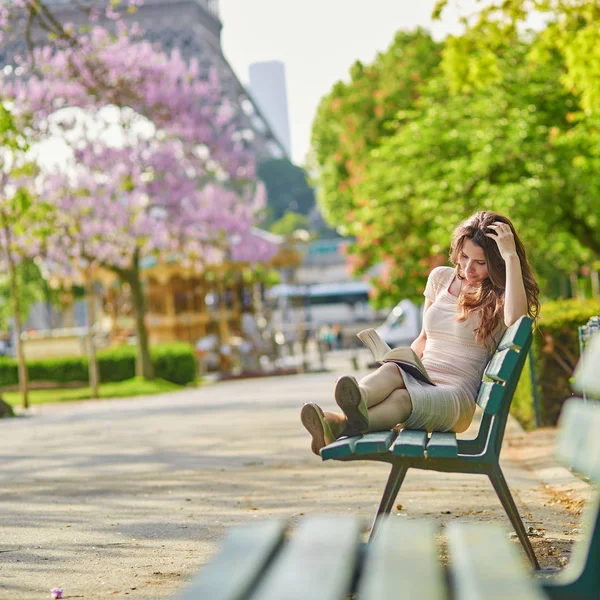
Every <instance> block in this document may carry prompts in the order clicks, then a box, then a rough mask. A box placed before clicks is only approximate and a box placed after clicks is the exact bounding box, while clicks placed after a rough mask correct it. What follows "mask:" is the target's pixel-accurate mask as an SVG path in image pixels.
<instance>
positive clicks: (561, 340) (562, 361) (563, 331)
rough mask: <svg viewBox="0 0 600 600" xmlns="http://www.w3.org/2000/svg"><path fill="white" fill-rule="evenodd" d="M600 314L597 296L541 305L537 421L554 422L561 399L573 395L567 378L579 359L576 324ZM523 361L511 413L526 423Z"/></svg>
mask: <svg viewBox="0 0 600 600" xmlns="http://www.w3.org/2000/svg"><path fill="white" fill-rule="evenodd" d="M597 314H600V300H598V299H596V300H576V299H569V300H557V301H554V302H545V303H544V304H543V305H542V310H541V313H540V319H539V321H538V323H537V328H536V331H535V334H534V338H533V355H534V364H535V376H536V382H537V391H538V397H539V403H540V421H541V422H540V424H541V425H555V424H556V421H557V420H558V415H559V413H560V409H561V407H562V404H563V402H564V401H565V400H566V399H567V398H568V397H569V396H572V392H571V387H570V378H571V376H572V374H573V370H574V368H575V365H576V363H577V361H578V360H579V334H578V330H577V327H578V326H580V325H585V324H586V323H587V321H588V319H589V318H590V317H591V316H593V315H597ZM529 377H530V374H529V366H528V365H527V364H526V365H525V368H524V369H523V375H522V376H521V380H520V381H519V386H518V387H517V391H516V393H515V398H514V400H513V404H512V406H511V412H512V414H513V415H514V416H515V417H516V418H517V419H518V420H519V421H520V422H521V423H522V424H523V425H524V426H525V427H528V426H531V425H533V422H534V412H533V398H532V394H531V385H530V384H529V382H528V380H529Z"/></svg>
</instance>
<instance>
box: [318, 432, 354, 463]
mask: <svg viewBox="0 0 600 600" xmlns="http://www.w3.org/2000/svg"><path fill="white" fill-rule="evenodd" d="M360 438H361V436H360V435H355V436H353V437H348V438H341V439H339V440H336V441H335V442H332V443H331V444H329V446H325V448H322V449H321V458H322V459H323V460H329V459H330V458H343V457H344V456H351V455H352V454H354V451H355V449H356V442H358V440H360Z"/></svg>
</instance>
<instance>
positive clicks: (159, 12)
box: [0, 0, 287, 162]
mask: <svg viewBox="0 0 600 600" xmlns="http://www.w3.org/2000/svg"><path fill="white" fill-rule="evenodd" d="M0 1H1V0H0ZM44 3H45V5H46V6H47V7H48V8H49V9H50V10H51V12H52V14H53V15H54V16H55V17H56V18H57V20H58V21H59V22H61V23H74V24H75V25H82V24H85V23H86V22H87V18H86V16H85V13H84V12H83V11H82V10H81V8H80V6H78V0H44ZM125 21H126V22H127V21H129V22H131V23H133V22H137V23H139V24H140V27H141V29H142V31H143V32H144V37H145V38H146V39H147V40H148V41H150V42H152V43H158V44H160V46H161V47H162V49H163V50H164V51H165V52H166V53H167V54H169V53H170V52H171V50H173V49H174V48H177V49H178V50H179V51H180V52H181V55H182V56H183V57H184V58H185V59H186V60H190V59H191V58H195V59H196V60H197V61H198V64H199V65H200V72H201V77H206V76H207V74H208V72H209V70H210V69H211V68H215V69H216V71H217V74H218V77H219V81H220V84H221V87H222V89H223V93H224V95H225V97H227V98H228V100H229V102H230V104H231V106H232V109H233V111H234V115H235V117H234V118H235V121H236V124H237V131H238V135H239V136H240V137H241V138H242V139H243V140H244V142H245V143H246V145H247V147H248V148H250V149H251V150H252V152H253V154H254V156H255V158H256V160H257V162H260V161H261V160H263V159H266V158H283V157H287V152H286V150H285V148H284V146H283V145H282V144H281V142H280V141H279V140H278V139H277V137H276V136H275V134H274V132H273V130H272V129H271V127H270V125H269V123H268V121H267V119H266V118H265V116H264V115H262V114H261V111H260V109H259V108H258V106H257V104H256V103H255V102H254V100H253V99H252V97H251V96H250V94H249V93H248V92H247V91H246V90H245V89H244V86H243V85H242V84H241V83H240V81H239V80H238V78H237V77H236V75H235V73H234V72H233V69H232V68H231V66H230V65H229V63H228V62H227V60H226V58H225V56H224V55H223V50H222V48H221V30H222V28H223V24H222V23H221V20H220V18H219V0H144V4H143V5H142V6H141V7H139V8H138V9H137V11H136V12H135V13H133V14H132V15H127V16H126V17H125ZM104 24H106V23H104ZM34 38H37V39H39V40H40V39H41V40H43V38H41V35H40V33H39V32H38V33H37V35H35V32H34ZM26 50H27V48H26V44H25V40H24V35H23V29H22V27H16V28H15V30H14V33H13V37H12V40H11V39H9V40H7V41H6V43H5V44H4V45H2V46H0V68H1V67H2V66H3V65H7V64H11V63H12V62H13V57H14V56H15V55H16V54H23V53H24V52H25V51H26Z"/></svg>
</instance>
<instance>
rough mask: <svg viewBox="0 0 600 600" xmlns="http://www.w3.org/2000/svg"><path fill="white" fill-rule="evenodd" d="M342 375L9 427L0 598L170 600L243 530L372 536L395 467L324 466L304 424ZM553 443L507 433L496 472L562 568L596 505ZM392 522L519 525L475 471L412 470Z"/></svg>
mask: <svg viewBox="0 0 600 600" xmlns="http://www.w3.org/2000/svg"><path fill="white" fill-rule="evenodd" d="M345 366H347V365H345ZM333 379H334V376H333V375H332V374H331V373H321V374H306V375H296V376H287V377H271V378H263V379H252V380H237V381H229V382H222V383H217V384H213V385H207V386H205V387H203V388H201V389H199V390H186V391H181V392H176V393H171V394H165V395H161V396H152V397H147V398H135V399H128V400H110V401H106V400H105V401H99V402H91V401H90V402H82V403H69V404H60V405H45V406H42V407H38V408H34V409H32V410H31V411H29V412H28V414H26V415H24V416H22V417H20V418H17V419H10V420H4V421H0V524H1V527H2V538H1V541H0V555H1V557H0V599H2V600H3V599H6V600H9V599H11V600H16V599H22V600H34V599H35V600H38V599H41V598H49V597H50V589H51V588H53V587H59V588H64V597H65V598H86V599H94V600H95V599H99V598H109V597H110V598H113V597H117V598H118V597H125V596H128V597H131V598H136V599H138V600H141V599H144V600H151V599H162V598H169V597H172V596H173V594H175V593H176V592H177V591H178V590H180V589H181V587H182V586H183V585H185V583H186V581H187V580H188V579H189V578H190V577H191V576H192V575H193V574H194V573H195V572H196V571H197V570H198V569H199V568H200V567H201V565H202V564H204V563H205V562H206V561H207V560H208V559H209V558H210V556H211V555H212V554H213V553H214V552H215V550H216V549H217V547H218V541H219V539H220V538H221V536H222V535H223V533H224V531H225V529H226V528H227V527H228V526H230V525H234V524H238V523H243V522H246V521H248V519H262V518H266V517H271V516H280V517H285V518H288V519H290V520H291V522H292V525H293V524H294V523H295V522H296V521H297V519H298V518H299V517H300V516H302V515H314V514H319V513H321V514H322V513H327V514H353V515H358V516H360V517H361V518H363V521H364V527H365V532H366V531H367V529H368V527H369V524H370V520H371V519H372V517H373V515H374V512H375V510H376V507H377V505H378V502H379V498H380V495H381V492H382V490H383V485H384V483H385V479H386V477H387V470H388V467H386V466H385V465H383V464H369V463H365V464H361V463H354V464H344V463H336V462H331V463H329V462H327V463H322V462H321V461H320V459H319V458H317V457H316V456H314V455H313V454H312V453H311V452H310V449H309V443H308V442H309V437H308V434H307V433H306V432H305V431H304V429H303V428H302V426H301V425H300V422H299V419H298V413H299V408H300V406H301V404H302V402H304V401H307V400H315V401H319V402H321V403H322V405H323V406H324V407H325V408H326V409H330V410H333V408H334V406H335V404H334V401H333V398H332V393H331V391H332V383H333ZM553 437H554V430H552V429H544V430H539V431H536V432H534V433H532V434H525V433H523V431H522V430H521V429H520V428H519V427H518V425H517V424H516V423H515V422H514V421H511V422H510V423H509V427H508V429H507V433H506V436H505V447H504V450H503V461H502V463H503V468H504V471H505V476H506V479H507V481H508V484H509V486H510V487H511V489H512V490H513V494H514V496H515V501H516V502H517V505H518V506H519V509H520V511H521V513H522V515H523V516H524V519H525V524H526V527H531V528H532V529H531V531H532V542H533V543H534V545H535V548H536V551H537V553H538V555H539V557H540V563H541V564H542V566H543V567H556V566H562V565H564V564H565V562H566V561H567V560H568V558H569V556H570V551H571V546H572V543H573V540H574V539H576V538H577V536H578V527H579V520H580V511H581V507H582V504H583V503H584V502H585V501H586V499H587V498H588V497H589V487H588V486H587V485H586V484H584V483H582V482H580V481H579V480H577V479H575V478H574V477H573V476H572V475H571V474H570V473H568V472H567V471H566V470H564V469H562V468H560V467H558V466H557V465H556V464H555V463H554V462H553V461H552V458H551V452H550V449H551V447H552V443H553ZM394 514H396V515H398V517H404V518H417V517H422V516H425V515H426V516H428V517H430V518H435V519H437V520H438V521H439V522H441V523H442V524H445V523H448V522H450V521H452V520H456V519H458V520H473V519H476V520H481V521H488V520H493V521H500V522H502V523H504V524H506V525H507V528H508V527H509V524H508V520H507V518H506V516H505V515H504V512H503V510H502V508H501V506H500V503H499V501H498V500H497V498H496V496H495V494H494V492H493V490H492V488H491V485H490V484H489V482H488V480H487V478H485V477H480V476H473V475H448V474H441V473H432V472H424V471H410V472H409V474H408V477H407V479H406V482H405V484H404V486H403V488H402V490H401V492H400V494H399V496H398V500H397V507H396V509H395V510H394ZM515 543H517V542H516V541H515Z"/></svg>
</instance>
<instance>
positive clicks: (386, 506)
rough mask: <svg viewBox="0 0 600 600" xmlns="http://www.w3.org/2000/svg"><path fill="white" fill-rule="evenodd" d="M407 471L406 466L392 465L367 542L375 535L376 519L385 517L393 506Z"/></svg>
mask: <svg viewBox="0 0 600 600" xmlns="http://www.w3.org/2000/svg"><path fill="white" fill-rule="evenodd" d="M407 471H408V467H406V466H401V465H398V464H394V465H392V470H391V471H390V476H389V477H388V480H387V483H386V485H385V489H384V490H383V496H382V497H381V502H380V503H379V508H378V509H377V514H376V515H375V520H374V521H373V525H372V526H371V533H370V534H369V541H371V540H372V539H373V535H374V534H375V526H376V525H377V519H378V518H379V517H381V516H382V515H383V516H385V515H389V514H390V511H391V510H392V506H394V500H395V499H396V496H397V495H398V492H399V491H400V486H401V485H402V482H403V481H404V477H406V472H407Z"/></svg>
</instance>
